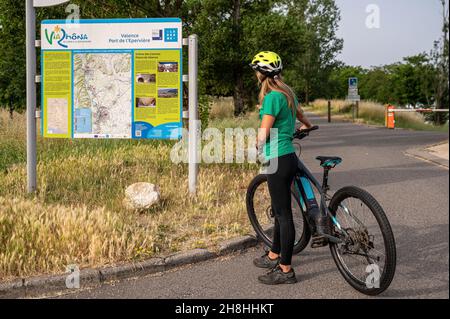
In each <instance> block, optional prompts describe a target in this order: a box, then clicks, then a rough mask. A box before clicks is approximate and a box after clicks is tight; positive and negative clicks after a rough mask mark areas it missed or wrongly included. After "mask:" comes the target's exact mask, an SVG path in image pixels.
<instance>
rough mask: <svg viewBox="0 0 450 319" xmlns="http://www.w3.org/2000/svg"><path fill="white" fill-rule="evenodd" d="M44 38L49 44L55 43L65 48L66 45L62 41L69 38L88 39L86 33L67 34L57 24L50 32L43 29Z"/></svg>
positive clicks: (73, 39)
mask: <svg viewBox="0 0 450 319" xmlns="http://www.w3.org/2000/svg"><path fill="white" fill-rule="evenodd" d="M45 38H46V39H47V41H48V43H49V44H50V45H53V43H55V44H58V45H59V46H61V47H63V48H67V45H66V44H64V43H63V41H64V40H71V41H76V40H80V41H86V40H88V36H87V34H77V33H73V34H68V33H67V32H66V31H65V30H64V29H63V28H60V27H59V26H58V25H57V26H56V27H55V29H54V30H53V31H52V32H51V33H50V34H49V32H48V29H45Z"/></svg>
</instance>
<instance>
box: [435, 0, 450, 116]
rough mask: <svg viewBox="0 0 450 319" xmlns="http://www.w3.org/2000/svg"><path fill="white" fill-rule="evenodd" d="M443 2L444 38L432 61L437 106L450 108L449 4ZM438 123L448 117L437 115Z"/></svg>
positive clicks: (438, 45)
mask: <svg viewBox="0 0 450 319" xmlns="http://www.w3.org/2000/svg"><path fill="white" fill-rule="evenodd" d="M441 4H442V38H441V39H440V40H439V41H436V42H435V44H434V49H433V50H432V52H431V57H432V61H433V64H434V67H435V68H436V71H437V72H436V74H435V78H434V83H435V91H436V95H435V100H436V102H435V103H436V108H438V109H448V108H449V93H450V92H449V77H448V76H449V75H448V74H449V8H448V6H449V4H448V2H447V1H446V0H441ZM435 119H436V123H437V124H442V123H444V122H445V121H446V120H447V119H448V114H447V116H443V114H437V116H436V117H435Z"/></svg>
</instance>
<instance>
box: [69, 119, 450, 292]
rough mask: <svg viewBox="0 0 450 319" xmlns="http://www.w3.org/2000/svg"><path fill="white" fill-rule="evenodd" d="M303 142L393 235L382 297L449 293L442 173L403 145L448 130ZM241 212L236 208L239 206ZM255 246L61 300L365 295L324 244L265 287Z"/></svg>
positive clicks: (328, 130) (346, 131) (436, 138)
mask: <svg viewBox="0 0 450 319" xmlns="http://www.w3.org/2000/svg"><path fill="white" fill-rule="evenodd" d="M313 122H315V123H317V124H319V125H320V126H321V130H320V131H318V132H314V133H313V134H311V136H310V138H309V139H307V140H304V144H303V145H304V152H303V159H304V161H305V162H306V164H307V165H308V166H309V167H310V168H311V169H312V170H313V171H314V173H317V174H319V173H320V169H319V166H318V164H317V163H316V161H315V160H314V157H315V156H316V155H340V156H342V157H343V158H344V162H343V164H341V166H340V167H338V168H336V169H335V170H334V171H333V172H332V176H331V180H330V182H331V185H332V187H333V188H332V189H333V190H337V189H338V188H340V187H342V186H345V185H349V184H354V185H359V186H362V187H363V188H365V189H366V190H368V191H369V192H371V193H372V194H373V195H374V196H375V197H376V198H377V199H378V200H379V202H380V203H381V204H382V206H383V207H384V209H385V211H386V213H387V215H388V217H389V219H390V222H391V224H392V226H393V230H394V234H395V236H396V241H397V251H398V266H397V273H396V276H395V278H394V281H393V283H392V285H391V287H390V288H389V290H387V291H386V292H385V293H384V294H383V295H382V296H380V297H382V298H448V297H449V281H448V280H449V274H448V267H449V262H448V261H449V260H448V256H449V228H448V227H449V225H448V221H449V201H448V196H449V172H448V170H447V169H444V168H442V167H439V166H436V165H433V164H431V163H428V162H424V161H421V160H418V159H416V158H414V157H410V156H406V155H405V154H404V153H405V151H406V150H408V149H410V148H416V147H421V146H427V145H430V144H436V143H440V142H442V141H444V140H448V133H434V132H413V131H406V130H395V131H388V130H386V129H384V128H377V127H368V126H362V125H353V124H350V123H334V124H327V123H325V122H324V120H323V119H319V118H315V117H313ZM243 213H244V212H243ZM260 254H261V248H255V249H251V250H249V251H247V252H245V253H242V254H238V255H234V256H229V257H226V258H221V259H216V260H212V261H207V262H203V263H200V264H196V265H192V266H187V267H184V268H182V269H178V270H173V271H170V272H167V273H163V274H157V275H152V276H148V277H146V278H140V279H133V280H128V281H124V282H120V283H116V284H114V285H104V286H102V287H100V288H95V289H92V290H86V291H80V292H77V293H76V294H70V295H65V296H63V297H64V298H301V299H304V298H366V297H365V296H364V295H362V294H360V293H358V292H356V291H355V290H353V289H352V288H351V287H350V286H349V285H348V284H347V283H346V282H345V281H344V280H343V278H341V275H340V274H339V273H338V271H337V269H336V267H335V265H334V263H333V261H332V259H331V256H330V252H329V250H328V248H320V249H316V250H312V249H310V248H307V249H306V250H305V251H304V252H303V253H301V254H300V255H299V256H295V257H294V260H293V265H294V267H295V271H296V273H297V277H298V279H299V281H300V283H298V284H296V285H289V286H277V287H266V286H263V285H261V284H259V283H257V280H256V277H257V276H258V275H259V274H261V273H262V271H261V270H259V269H255V268H254V267H253V266H252V259H253V258H254V257H256V256H258V255H260Z"/></svg>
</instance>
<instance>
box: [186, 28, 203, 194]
mask: <svg viewBox="0 0 450 319" xmlns="http://www.w3.org/2000/svg"><path fill="white" fill-rule="evenodd" d="M188 41H189V53H188V58H189V146H188V156H189V177H188V179H189V193H190V194H191V195H195V194H196V191H197V175H198V136H199V130H200V129H201V127H200V124H199V121H198V120H197V118H198V83H197V77H198V36H197V35H195V34H194V35H191V36H189V40H188Z"/></svg>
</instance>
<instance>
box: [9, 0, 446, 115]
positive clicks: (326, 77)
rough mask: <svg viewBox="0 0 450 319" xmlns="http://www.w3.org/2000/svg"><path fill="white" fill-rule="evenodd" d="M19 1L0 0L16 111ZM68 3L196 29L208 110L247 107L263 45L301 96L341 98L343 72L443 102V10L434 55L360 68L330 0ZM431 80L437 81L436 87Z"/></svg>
mask: <svg viewBox="0 0 450 319" xmlns="http://www.w3.org/2000/svg"><path fill="white" fill-rule="evenodd" d="M442 1H443V2H445V0H442ZM24 3H25V1H17V0H0V24H1V25H2V28H1V29H0V106H3V107H11V109H14V110H18V111H20V110H23V109H24V107H25V7H24ZM70 3H72V4H77V5H78V6H79V8H80V15H81V18H82V19H89V18H118V17H121V18H142V17H180V18H181V19H182V21H183V33H184V36H187V35H189V34H194V33H195V34H198V35H199V84H200V88H199V91H200V94H201V102H202V103H201V104H202V109H203V110H204V112H202V114H203V113H204V114H207V107H206V104H207V97H208V96H232V97H233V100H234V105H235V115H240V114H242V113H244V112H246V111H247V110H249V109H252V108H253V106H254V105H255V103H256V92H257V90H258V88H257V85H256V81H255V78H254V73H253V72H252V71H251V69H250V68H249V67H248V64H249V62H250V61H251V58H252V57H253V56H254V55H255V54H256V53H257V52H259V51H263V50H270V51H275V52H278V53H279V54H280V55H281V57H282V59H283V63H284V65H285V67H286V71H285V72H284V76H285V77H286V80H287V82H288V83H289V84H291V85H292V87H293V88H294V89H295V91H296V92H297V95H298V96H299V99H300V100H301V101H302V102H303V103H309V101H311V100H313V99H315V98H337V97H341V98H344V97H345V95H346V90H347V78H348V77H350V76H357V77H359V78H360V83H361V95H362V97H363V98H365V99H372V100H376V101H379V102H382V103H385V102H391V103H398V104H407V103H419V102H420V103H423V104H426V105H430V104H432V103H434V101H436V97H437V96H441V97H440V98H439V97H438V99H437V102H438V103H439V104H440V105H441V106H445V105H447V107H448V75H447V76H445V77H444V78H442V76H443V75H442V74H443V73H442V72H445V70H446V71H447V73H448V15H447V26H446V28H447V36H446V37H444V39H447V42H446V43H445V41H444V42H443V43H441V44H439V45H438V44H436V46H437V47H436V49H435V52H434V55H433V54H429V55H428V54H424V55H419V56H415V57H410V58H406V59H405V60H404V61H403V62H402V63H397V64H393V65H388V66H382V67H376V68H372V69H363V68H361V67H353V66H346V65H343V64H342V62H340V61H338V60H337V56H338V54H339V53H340V52H341V50H342V48H343V44H344V43H343V40H342V39H340V38H338V37H337V35H336V32H337V28H338V24H339V21H340V11H339V8H338V7H337V5H336V3H335V1H334V0H96V1H89V2H88V1H83V0H74V1H71V2H70ZM67 15H68V13H66V12H65V6H57V7H52V8H42V9H38V10H37V26H38V30H39V24H40V21H41V20H43V19H61V18H65V17H66V16H67ZM444 28H445V26H444ZM38 38H39V36H38ZM441 42H442V41H441ZM438 47H439V48H438ZM445 50H446V51H445ZM445 55H447V60H446V61H445V59H444V58H443V56H444V57H445ZM184 58H185V59H186V56H185V57H184ZM185 65H187V64H185ZM445 68H446V69H445ZM436 81H438V82H440V83H441V85H440V87H439V86H438V85H437V84H436V83H437V82H436ZM444 84H446V85H447V89H446V90H447V91H445V85H444ZM445 98H446V99H447V100H446V101H445Z"/></svg>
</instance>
